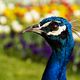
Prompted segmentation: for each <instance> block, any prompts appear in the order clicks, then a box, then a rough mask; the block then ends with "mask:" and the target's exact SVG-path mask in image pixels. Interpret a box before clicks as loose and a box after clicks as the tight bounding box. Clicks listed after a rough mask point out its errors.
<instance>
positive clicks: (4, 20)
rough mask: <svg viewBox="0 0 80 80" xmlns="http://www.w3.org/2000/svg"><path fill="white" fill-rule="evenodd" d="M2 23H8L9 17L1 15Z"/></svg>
mask: <svg viewBox="0 0 80 80" xmlns="http://www.w3.org/2000/svg"><path fill="white" fill-rule="evenodd" d="M0 23H1V24H6V23H7V18H6V17H5V16H1V17H0Z"/></svg>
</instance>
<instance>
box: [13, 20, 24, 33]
mask: <svg viewBox="0 0 80 80" xmlns="http://www.w3.org/2000/svg"><path fill="white" fill-rule="evenodd" d="M12 29H13V30H14V31H15V32H21V31H22V30H23V28H22V25H21V24H20V23H19V22H18V21H16V20H15V21H13V22H12Z"/></svg>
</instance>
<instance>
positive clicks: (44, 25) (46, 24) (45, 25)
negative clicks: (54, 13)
mask: <svg viewBox="0 0 80 80" xmlns="http://www.w3.org/2000/svg"><path fill="white" fill-rule="evenodd" d="M50 23H51V21H50V22H47V23H45V24H43V25H42V26H41V28H42V27H47V26H48V25H49V24H50Z"/></svg>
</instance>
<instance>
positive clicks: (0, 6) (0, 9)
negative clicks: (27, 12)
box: [0, 1, 6, 14]
mask: <svg viewBox="0 0 80 80" xmlns="http://www.w3.org/2000/svg"><path fill="white" fill-rule="evenodd" d="M5 9H6V5H5V4H4V3H3V1H0V14H3V12H4V11H5Z"/></svg>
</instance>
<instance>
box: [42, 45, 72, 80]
mask: <svg viewBox="0 0 80 80" xmlns="http://www.w3.org/2000/svg"><path fill="white" fill-rule="evenodd" d="M70 54H71V50H67V48H66V47H65V46H64V47H62V48H59V49H58V48H57V49H54V48H53V49H52V55H51V57H50V59H49V61H48V64H47V66H46V69H45V71H44V74H43V77H42V80H66V64H67V62H68V61H69V57H70Z"/></svg>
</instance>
